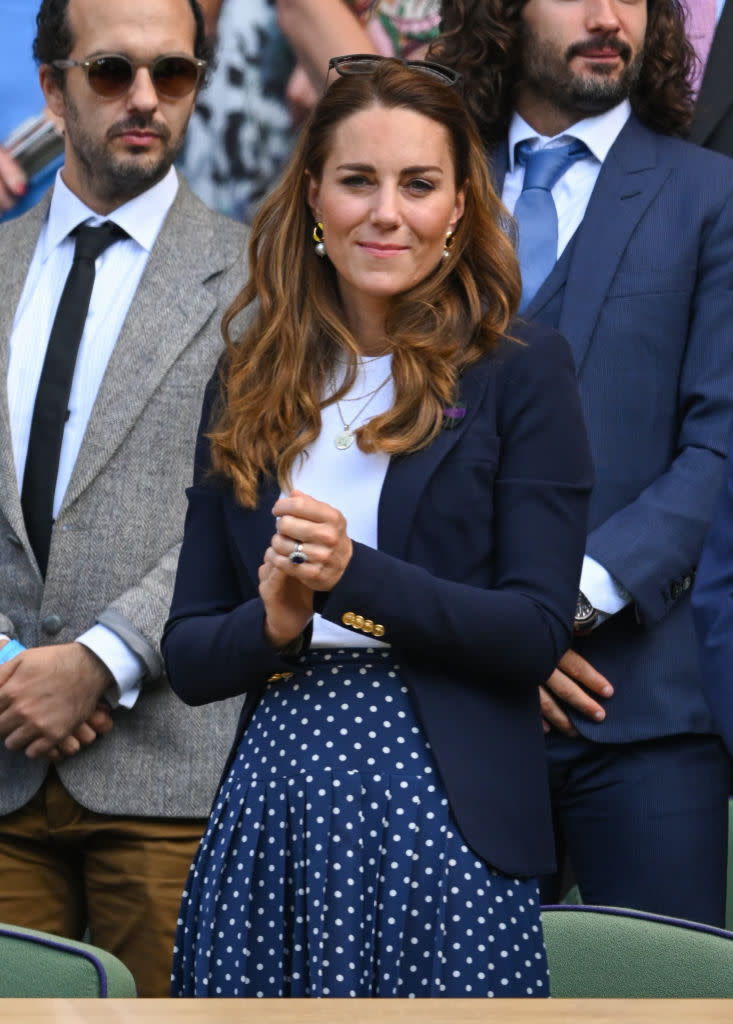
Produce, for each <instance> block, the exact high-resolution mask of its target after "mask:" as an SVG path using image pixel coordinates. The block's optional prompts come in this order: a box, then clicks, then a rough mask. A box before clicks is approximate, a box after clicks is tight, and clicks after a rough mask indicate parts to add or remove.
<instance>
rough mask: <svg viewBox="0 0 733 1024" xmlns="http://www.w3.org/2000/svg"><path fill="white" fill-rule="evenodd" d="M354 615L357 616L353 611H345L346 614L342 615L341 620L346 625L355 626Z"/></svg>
mask: <svg viewBox="0 0 733 1024" xmlns="http://www.w3.org/2000/svg"><path fill="white" fill-rule="evenodd" d="M354 617H355V616H354V613H353V612H344V614H343V615H342V616H341V621H342V622H343V624H344V625H345V626H353V625H354Z"/></svg>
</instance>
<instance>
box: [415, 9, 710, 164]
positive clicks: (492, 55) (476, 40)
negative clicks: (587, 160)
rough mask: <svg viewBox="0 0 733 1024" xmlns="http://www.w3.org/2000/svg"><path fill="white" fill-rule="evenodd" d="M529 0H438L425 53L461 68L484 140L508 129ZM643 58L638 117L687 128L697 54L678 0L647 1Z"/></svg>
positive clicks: (659, 126) (678, 130)
mask: <svg viewBox="0 0 733 1024" xmlns="http://www.w3.org/2000/svg"><path fill="white" fill-rule="evenodd" d="M526 2H527V0H443V3H442V8H441V9H442V20H441V35H440V36H439V38H438V39H436V40H435V42H434V43H433V45H432V46H431V48H430V55H431V56H432V57H434V58H435V59H436V60H440V61H441V62H442V63H443V64H447V65H449V66H450V67H453V68H455V69H457V70H458V71H460V72H461V73H462V74H463V76H464V80H465V96H466V102H467V104H468V106H469V108H470V110H471V113H472V114H473V116H474V119H475V120H476V123H477V124H478V126H479V130H480V132H481V135H482V137H483V139H484V141H485V143H486V144H487V145H489V146H491V145H495V144H496V143H497V142H498V141H499V140H501V139H503V138H504V137H505V136H506V133H507V130H508V127H509V121H510V118H511V115H512V111H513V109H514V106H515V100H516V89H517V84H518V82H519V76H520V73H521V61H522V53H521V41H522V22H521V13H522V8H523V7H524V5H525V3H526ZM647 6H648V22H647V31H646V40H645V44H644V58H643V62H642V66H641V72H640V74H639V78H638V80H637V81H636V83H635V85H634V87H633V90H632V92H631V95H630V97H629V98H630V100H631V106H632V108H633V110H634V112H635V113H636V115H637V117H638V118H639V120H640V121H642V122H643V123H644V124H645V125H646V126H647V127H648V128H651V129H652V130H653V131H658V132H661V133H662V134H664V135H685V134H686V133H687V129H688V127H689V124H690V120H691V118H692V108H693V97H692V90H691V88H690V77H691V72H692V69H693V67H694V64H695V61H696V57H695V53H694V50H693V49H692V46H691V44H690V42H689V41H688V39H687V36H686V34H685V26H684V8H683V5H682V3H681V0H647Z"/></svg>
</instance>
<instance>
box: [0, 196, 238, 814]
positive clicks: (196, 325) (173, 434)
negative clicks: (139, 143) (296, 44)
mask: <svg viewBox="0 0 733 1024" xmlns="http://www.w3.org/2000/svg"><path fill="white" fill-rule="evenodd" d="M49 201H50V199H49V197H46V198H45V199H44V200H43V201H42V202H41V203H40V204H39V206H38V207H36V208H35V209H33V210H31V211H30V212H29V213H27V214H26V215H25V216H24V217H20V218H18V219H17V220H14V221H11V222H10V223H9V224H7V225H4V226H3V227H2V228H1V229H0V268H2V269H1V270H0V274H1V275H2V280H3V286H4V287H3V300H4V301H3V303H2V305H1V306H0V365H2V366H3V367H7V363H8V341H9V336H10V332H11V329H12V325H13V319H14V316H15V310H16V307H17V305H18V302H19V299H20V295H21V291H22V288H23V284H24V281H25V277H26V274H27V271H28V267H29V264H30V260H31V257H32V255H33V250H34V247H35V244H36V240H37V238H38V233H39V230H40V226H41V222H42V220H43V218H44V217H45V215H46V213H47V210H48V205H49ZM245 243H246V229H245V228H244V227H243V225H241V224H237V223H235V222H234V221H231V220H228V219H227V218H224V217H221V216H219V215H218V214H215V213H213V212H212V211H211V210H209V209H208V207H206V206H204V205H203V203H201V202H200V201H199V200H198V199H197V198H196V197H195V196H193V195H192V193H191V192H190V190H189V189H188V187H187V186H186V184H185V182H184V181H183V180H181V181H180V185H179V190H178V194H177V196H176V199H175V201H174V203H173V206H172V207H171V210H170V212H169V214H168V216H167V218H166V220H165V222H164V224H163V227H162V229H161V231H160V234H159V236H158V239H157V241H156V243H155V246H154V248H153V251H152V253H151V254H150V258H149V260H148V264H147V266H146V269H145V272H144V274H143V277H142V279H141V281H140V284H139V286H138V290H137V293H136V295H135V298H134V299H133V302H132V305H131V306H130V310H129V313H128V315H127V319H126V321H125V324H124V326H123V328H122V331H121V333H120V336H119V338H118V341H117V344H116V347H115V349H114V352H113V353H112V357H111V359H110V361H109V365H108V367H107V371H106V373H105V375H104V379H103V381H102V384H101V387H100V389H99V394H98V395H97V400H96V403H95V405H94V409H93V412H92V416H91V419H90V421H89V425H88V428H87V432H86V436H85V437H84V441H83V443H82V446H81V450H80V452H79V457H78V459H77V462H76V465H75V467H74V471H73V474H72V477H71V481H70V483H69V487H68V490H67V493H66V496H65V498H64V502H63V506H62V508H61V510H60V512H59V516H58V519H57V522H56V524H55V526H54V530H53V536H52V539H51V549H50V554H49V562H48V571H47V574H46V580H45V584H44V581H43V579H42V578H41V574H40V572H39V569H38V566H37V564H36V561H35V558H34V555H33V552H32V550H31V548H30V545H29V543H28V538H27V536H26V532H25V526H24V522H23V515H22V511H21V507H20V498H19V494H18V481H17V480H16V476H15V468H14V463H13V455H12V447H11V439H10V423H9V415H8V401H7V386H6V384H5V382H3V386H2V388H0V631H3V632H5V633H8V634H10V635H11V636H15V637H17V638H18V639H19V640H20V641H21V642H22V643H23V644H25V645H26V646H28V647H31V646H39V645H45V644H57V643H67V642H68V641H71V640H74V639H75V638H76V637H77V636H79V634H80V633H82V632H84V630H86V629H88V628H89V627H90V626H92V625H93V624H94V623H95V622H101V623H103V624H105V625H107V626H109V627H110V628H111V629H113V630H114V631H115V632H117V633H118V634H119V635H120V636H121V637H122V638H123V639H124V640H125V641H126V642H127V643H128V645H129V646H130V647H131V648H132V649H133V650H134V651H135V652H136V653H137V654H138V655H139V656H140V657H141V658H142V659H143V661H144V663H145V665H146V668H147V674H146V678H145V681H144V683H143V691H142V693H141V695H140V697H139V699H138V701H137V703H136V705H135V707H134V708H133V709H132V710H129V711H127V710H125V709H122V708H121V709H119V710H118V711H116V712H115V715H114V718H115V724H114V728H113V729H112V731H111V732H110V734H109V735H108V736H105V737H103V738H101V739H98V740H96V741H95V743H94V744H92V746H91V747H89V748H88V749H86V750H83V751H81V752H80V753H79V754H77V755H76V756H75V757H72V758H69V759H67V760H64V761H62V762H60V763H59V764H58V771H59V774H60V776H61V779H62V781H63V783H64V785H65V786H66V788H67V789H68V790H69V792H70V793H71V794H72V795H73V796H74V797H75V798H76V799H77V800H78V801H79V802H80V803H81V804H83V805H84V806H86V807H87V808H89V809H91V810H94V811H98V812H100V813H106V814H115V815H136V816H162V817H188V816H195V817H198V816H201V817H203V816H205V815H207V814H208V812H209V808H210V803H211V800H212V797H213V795H214V790H215V788H216V784H217V782H218V778H219V773H220V771H221V768H222V765H223V763H224V761H225V758H226V755H227V752H228V750H229V745H230V743H231V740H232V737H233V734H234V730H235V726H236V721H237V715H238V710H239V704H240V702H239V701H223V702H220V703H218V704H213V705H210V706H208V707H202V708H196V709H192V708H188V707H185V706H184V705H183V704H182V703H181V702H180V701H179V700H178V698H177V697H176V696H175V695H174V694H173V692H172V691H171V689H170V687H169V685H168V682H167V680H166V678H165V675H164V672H163V665H162V661H161V658H160V653H159V649H158V641H159V638H160V634H161V632H162V629H163V624H164V623H165V620H166V617H167V614H168V608H169V604H170V599H171V593H172V589H173V580H174V575H175V570H176V564H177V560H178V551H179V546H180V541H181V537H182V534H183V519H184V514H185V494H184V491H185V488H186V487H187V486H188V485H189V483H190V481H191V476H192V471H193V450H194V441H195V437H196V429H197V426H198V420H199V416H200V409H201V400H202V395H203V389H204V386H205V384H206V381H207V379H208V377H209V376H210V374H211V372H212V369H213V367H214V364H215V362H216V359H217V357H218V355H219V354H220V352H221V349H222V346H223V343H222V341H221V335H220V322H221V317H222V314H223V312H224V309H225V308H226V306H227V304H228V303H229V301H230V300H231V298H232V297H233V295H234V293H235V292H236V290H237V288H238V287H240V286H241V284H242V283H243V281H244V273H245V264H244V256H243V252H244V247H245ZM47 767H48V761H47V760H46V759H40V760H33V761H32V760H29V759H28V758H26V757H25V756H24V755H22V754H11V753H9V752H8V751H7V750H6V749H5V747H4V746H2V744H1V743H0V814H6V813H8V812H10V811H12V810H15V809H16V808H18V807H21V806H23V805H24V804H26V803H27V802H28V800H29V799H30V798H31V797H32V796H33V795H34V793H35V792H36V791H37V790H38V788H39V786H40V785H41V782H42V780H43V778H44V775H45V772H46V770H47Z"/></svg>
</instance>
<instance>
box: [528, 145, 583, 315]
mask: <svg viewBox="0 0 733 1024" xmlns="http://www.w3.org/2000/svg"><path fill="white" fill-rule="evenodd" d="M531 147H532V141H531V140H530V139H525V140H524V141H523V142H520V143H518V144H517V149H516V159H517V160H518V162H519V163H520V164H522V165H523V166H524V185H523V186H522V193H521V195H520V196H519V199H517V204H516V206H515V207H514V217H515V219H516V221H517V224H518V225H519V247H518V256H519V268H520V270H521V271H522V301H521V302H520V304H519V309H520V311H523V310H525V309H526V308H527V306H528V305H529V303H530V302H531V301H532V299H533V298H534V296H535V294H536V292H537V291H538V289H539V287H540V285H541V284H542V282H543V281H544V280H545V278H546V277H547V275H548V274H549V273H550V271H551V270H552V268H553V267H554V266H555V262H556V260H557V210H556V209H555V201H554V199H553V198H552V194H551V192H550V189H551V188H552V187H553V185H554V184H555V182H557V181H559V180H560V178H561V177H562V176H563V174H564V173H565V171H566V170H567V169H568V167H570V165H571V164H573V163H575V161H576V160H580V159H581V158H582V157H584V156H586V155H587V154H588V147H587V146H586V144H585V143H584V142H580V140H578V139H575V140H573V141H572V142H569V143H567V144H566V145H564V146H553V147H552V148H551V149H532V148H531Z"/></svg>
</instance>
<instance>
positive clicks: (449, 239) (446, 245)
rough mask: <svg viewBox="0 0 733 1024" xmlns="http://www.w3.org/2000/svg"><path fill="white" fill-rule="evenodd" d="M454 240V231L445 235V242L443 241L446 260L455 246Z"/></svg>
mask: <svg viewBox="0 0 733 1024" xmlns="http://www.w3.org/2000/svg"><path fill="white" fill-rule="evenodd" d="M454 241H455V238H454V235H453V232H452V231H449V232H448V234H447V235H446V236H445V242H444V243H443V259H444V260H447V259H448V257H449V256H450V251H451V248H452V246H453V242H454Z"/></svg>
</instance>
